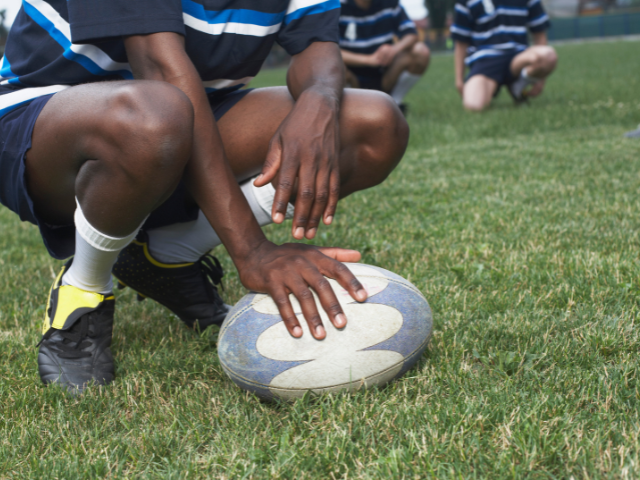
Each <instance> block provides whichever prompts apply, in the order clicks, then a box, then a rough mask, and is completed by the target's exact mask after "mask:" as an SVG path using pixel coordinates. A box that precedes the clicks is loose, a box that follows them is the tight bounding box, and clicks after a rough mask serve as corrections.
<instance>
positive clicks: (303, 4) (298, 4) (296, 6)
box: [287, 0, 327, 15]
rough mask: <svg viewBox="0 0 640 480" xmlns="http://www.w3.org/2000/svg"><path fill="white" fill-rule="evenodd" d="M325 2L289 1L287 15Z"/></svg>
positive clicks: (313, 0)
mask: <svg viewBox="0 0 640 480" xmlns="http://www.w3.org/2000/svg"><path fill="white" fill-rule="evenodd" d="M326 1H327V0H291V1H290V2H289V8H287V15H289V14H291V13H293V12H295V11H296V10H301V9H303V8H307V7H312V6H314V5H319V4H321V3H324V2H326Z"/></svg>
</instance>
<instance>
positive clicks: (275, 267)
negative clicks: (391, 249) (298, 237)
mask: <svg viewBox="0 0 640 480" xmlns="http://www.w3.org/2000/svg"><path fill="white" fill-rule="evenodd" d="M360 257H361V256H360V253H359V252H357V251H356V250H346V249H343V248H328V247H327V248H318V247H313V246H311V245H304V244H301V243H287V244H284V245H275V244H273V243H271V242H269V241H268V240H265V241H264V242H263V243H261V244H260V246H259V247H258V248H256V249H254V251H253V252H252V255H251V256H250V257H249V258H248V259H246V260H245V261H243V262H242V264H241V265H238V272H239V274H240V280H241V282H242V284H243V285H244V286H245V287H246V288H248V289H250V290H253V291H256V292H263V293H268V294H269V295H271V298H273V301H274V302H275V304H276V305H277V306H278V310H279V311H280V316H282V319H283V321H284V323H285V325H286V327H287V330H288V331H289V333H290V334H291V335H292V336H294V337H296V338H299V337H301V336H302V328H301V327H300V323H299V322H298V318H297V317H296V314H295V312H294V310H293V307H292V305H291V302H290V301H289V294H293V295H294V296H295V297H296V298H297V299H298V301H299V302H300V306H301V308H302V314H303V315H304V318H305V319H306V321H307V323H308V324H309V331H310V332H311V333H312V335H313V336H314V338H316V339H318V340H322V339H323V338H325V336H326V331H325V329H324V326H323V325H322V320H321V318H320V314H319V313H318V308H317V306H316V302H315V299H314V297H313V294H312V293H311V290H313V291H314V292H315V293H316V294H317V295H318V299H319V301H320V304H321V305H322V308H323V309H324V310H325V311H326V312H327V315H328V317H329V319H330V320H331V323H333V325H334V326H335V327H336V328H344V326H345V325H346V324H347V318H346V317H345V315H344V312H343V311H342V306H341V305H340V302H339V301H338V299H337V297H336V295H335V293H334V292H333V289H332V288H331V285H330V284H329V282H328V281H327V279H326V278H325V277H329V278H333V279H335V280H336V281H337V282H338V283H339V284H340V285H341V286H342V287H343V288H344V289H345V290H346V291H347V292H349V294H350V295H351V296H352V297H353V298H354V299H355V300H356V301H358V302H364V301H365V300H366V299H367V292H366V290H365V289H364V287H363V286H362V284H361V283H360V282H359V281H358V279H357V278H356V277H355V276H354V275H353V273H351V271H350V270H349V269H348V268H347V267H346V266H345V265H343V264H342V263H340V262H357V261H359V260H360Z"/></svg>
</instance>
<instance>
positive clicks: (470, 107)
mask: <svg viewBox="0 0 640 480" xmlns="http://www.w3.org/2000/svg"><path fill="white" fill-rule="evenodd" d="M462 106H463V107H464V108H465V110H467V111H469V112H481V111H482V110H484V109H485V108H487V106H488V102H487V101H485V100H484V99H483V98H479V97H471V96H469V95H465V96H464V97H463V99H462Z"/></svg>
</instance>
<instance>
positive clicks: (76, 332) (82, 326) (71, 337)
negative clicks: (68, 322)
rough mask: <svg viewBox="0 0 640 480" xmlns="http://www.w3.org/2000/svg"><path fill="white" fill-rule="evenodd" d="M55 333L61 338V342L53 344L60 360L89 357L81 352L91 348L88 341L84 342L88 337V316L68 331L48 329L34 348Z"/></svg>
mask: <svg viewBox="0 0 640 480" xmlns="http://www.w3.org/2000/svg"><path fill="white" fill-rule="evenodd" d="M55 332H58V333H59V334H60V336H61V337H62V341H61V342H57V343H56V344H55V349H56V350H57V351H58V356H59V357H60V358H67V359H75V358H85V357H90V356H91V353H90V352H85V351H83V349H85V348H87V347H89V346H91V342H90V341H85V340H86V339H87V338H88V337H89V315H84V316H82V317H81V318H80V320H78V321H77V322H76V323H75V324H74V325H73V326H72V327H71V328H70V329H69V330H56V329H54V328H50V329H49V330H48V331H47V333H45V334H44V335H43V336H42V340H40V341H39V342H38V345H36V346H38V347H39V346H40V344H41V343H42V342H44V341H45V340H48V339H49V338H51V335H53V334H54V333H55Z"/></svg>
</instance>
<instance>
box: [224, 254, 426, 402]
mask: <svg viewBox="0 0 640 480" xmlns="http://www.w3.org/2000/svg"><path fill="white" fill-rule="evenodd" d="M345 265H346V266H347V267H348V268H349V269H350V270H351V272H352V273H353V274H354V275H355V276H356V277H357V278H358V280H360V282H361V283H362V285H363V286H364V288H365V289H366V290H367V292H368V293H369V298H368V299H367V301H366V302H363V303H358V302H357V301H355V300H354V299H353V298H352V297H351V296H350V295H349V293H348V292H347V291H346V290H344V289H343V288H342V287H341V286H340V285H339V284H338V282H336V281H335V280H333V279H328V280H329V282H330V283H331V286H332V288H333V291H334V292H335V293H336V296H337V297H338V300H339V301H340V303H341V305H342V308H343V311H344V313H345V315H346V317H347V326H346V327H344V328H343V329H337V328H335V327H334V326H333V324H332V323H331V322H330V321H329V319H328V317H327V315H326V314H325V312H324V311H323V310H322V308H321V306H320V304H319V302H318V301H317V297H316V303H317V304H318V310H319V311H320V312H321V316H322V321H323V323H324V326H325V329H326V332H327V336H326V337H325V338H324V340H316V339H314V338H313V337H312V336H311V333H310V332H309V327H308V325H307V322H306V321H305V320H304V317H303V316H302V311H301V309H300V304H299V303H298V301H297V300H296V299H295V297H294V296H293V295H291V296H290V299H291V303H292V305H293V307H294V311H295V312H296V315H297V316H298V319H299V321H300V325H301V326H302V330H303V332H304V333H303V335H302V337H301V338H294V337H292V336H291V335H290V334H289V332H288V331H287V329H286V327H285V325H284V322H282V318H281V317H280V314H279V313H278V308H277V307H276V304H275V302H274V301H273V300H272V299H271V297H270V296H268V295H264V294H259V293H250V294H248V295H245V296H244V297H243V298H242V299H241V300H240V301H239V302H238V303H237V305H235V307H233V309H232V310H231V311H230V312H229V314H228V315H227V318H226V319H225V321H224V323H223V325H222V328H221V330H220V335H219V337H218V355H219V357H220V363H221V365H222V368H223V369H224V371H225V372H226V373H227V375H229V377H230V378H231V379H232V380H233V381H234V382H235V383H236V384H237V385H239V386H240V387H241V388H244V389H246V390H248V391H250V392H253V393H255V394H256V395H258V396H259V397H261V398H263V399H274V398H280V399H283V400H293V399H295V398H299V397H302V396H303V395H304V394H305V392H307V391H311V392H314V393H317V394H321V393H327V392H337V391H340V390H350V391H353V390H357V389H359V388H363V387H364V388H366V387H371V386H374V385H384V384H385V383H388V382H389V381H391V380H393V379H395V378H398V377H400V376H402V375H403V374H404V373H405V372H406V371H407V370H409V369H410V368H411V367H412V366H413V365H414V364H415V363H416V362H417V361H418V359H419V358H420V356H421V355H422V353H423V352H424V350H425V348H426V347H427V344H428V342H429V339H430V337H431V329H432V319H431V309H430V308H429V304H428V303H427V300H426V299H425V298H424V296H423V295H422V294H421V293H420V291H419V290H418V289H417V288H416V287H415V286H414V285H412V284H411V283H410V282H408V281H407V280H405V279H404V278H402V277H400V276H398V275H396V274H394V273H391V272H389V271H387V270H384V269H382V268H379V267H374V266H371V265H364V264H359V263H357V264H356V263H346V264H345Z"/></svg>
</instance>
